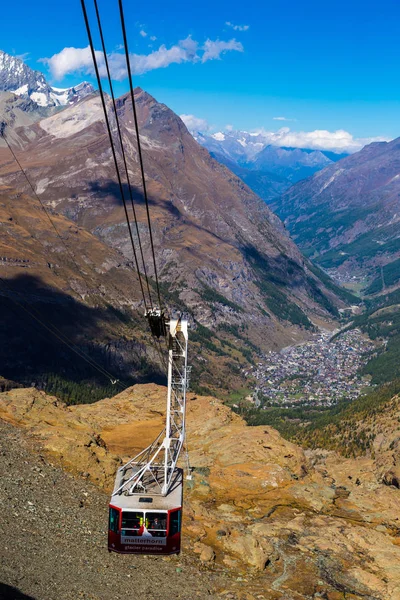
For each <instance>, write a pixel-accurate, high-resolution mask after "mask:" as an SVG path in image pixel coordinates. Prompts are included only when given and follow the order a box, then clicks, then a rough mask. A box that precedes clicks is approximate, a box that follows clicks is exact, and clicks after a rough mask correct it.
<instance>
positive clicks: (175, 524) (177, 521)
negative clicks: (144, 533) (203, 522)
mask: <svg viewBox="0 0 400 600" xmlns="http://www.w3.org/2000/svg"><path fill="white" fill-rule="evenodd" d="M180 530H181V511H180V510H175V511H174V512H172V513H170V514H169V535H174V534H175V533H179V531H180Z"/></svg>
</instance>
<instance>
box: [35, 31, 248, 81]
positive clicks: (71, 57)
mask: <svg viewBox="0 0 400 600" xmlns="http://www.w3.org/2000/svg"><path fill="white" fill-rule="evenodd" d="M146 35H147V34H146ZM231 50H234V51H238V52H243V46H242V44H241V43H240V42H237V41H236V40H234V39H233V40H230V41H227V42H224V41H221V40H214V41H213V40H210V39H208V40H207V41H206V42H205V44H204V46H202V47H201V48H200V46H199V43H198V42H196V40H193V39H192V37H191V36H190V35H189V36H188V37H187V38H186V39H184V40H180V41H179V42H178V43H177V44H175V45H173V46H171V47H170V48H167V47H166V46H165V45H164V44H163V45H161V46H160V47H159V49H158V50H154V51H153V52H150V53H149V54H130V62H131V69H132V73H133V74H134V75H142V74H143V73H147V72H148V71H152V70H154V69H162V68H165V67H168V66H169V65H171V64H182V63H185V62H190V63H196V62H202V63H205V62H206V61H208V60H213V59H219V58H221V55H222V54H224V53H225V52H228V51H231ZM96 58H97V62H98V66H99V71H100V75H101V76H102V77H105V76H106V69H105V64H104V56H103V53H102V52H100V51H99V50H96ZM108 61H109V64H110V70H111V75H112V78H113V79H115V80H117V81H122V80H123V79H125V78H126V77H127V70H126V64H125V54H124V53H122V52H118V51H117V50H115V51H113V52H111V53H110V54H109V55H108ZM40 62H43V63H45V64H46V65H47V66H48V67H49V69H50V72H51V75H52V77H53V78H54V79H55V80H60V79H62V78H63V77H64V76H65V75H68V74H71V73H80V74H85V75H93V74H94V68H93V63H92V56H91V52H90V48H89V46H87V48H73V47H71V48H64V49H63V50H61V52H59V53H58V54H54V55H53V56H51V57H50V58H42V59H40Z"/></svg>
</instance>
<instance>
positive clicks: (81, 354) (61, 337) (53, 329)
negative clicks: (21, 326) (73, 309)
mask: <svg viewBox="0 0 400 600" xmlns="http://www.w3.org/2000/svg"><path fill="white" fill-rule="evenodd" d="M0 281H1V282H2V284H3V286H4V287H5V288H6V290H8V291H9V292H10V293H11V295H10V296H8V297H9V298H10V300H11V301H12V302H14V304H16V305H17V306H19V307H20V308H22V310H24V311H25V312H26V313H28V314H29V315H30V316H31V317H32V319H34V320H35V321H37V322H38V323H39V324H40V325H41V326H42V327H44V328H45V329H46V330H47V331H49V332H50V333H51V334H52V335H54V337H56V338H57V339H58V340H59V341H60V342H62V343H63V344H65V345H66V346H67V347H68V348H69V349H70V350H71V351H72V352H75V354H77V355H78V356H79V357H80V358H82V359H83V360H85V361H86V362H87V363H88V364H89V365H90V366H91V367H92V368H93V369H96V370H97V371H98V372H99V373H101V375H103V377H106V378H107V379H109V380H110V382H111V383H112V382H115V384H117V385H118V386H119V387H120V388H121V389H122V390H126V389H127V386H126V385H124V384H123V383H121V382H120V381H119V380H118V379H114V376H113V375H112V374H111V373H109V372H108V371H106V370H105V369H103V367H102V366H101V365H99V364H98V363H96V362H95V361H94V360H93V359H91V358H90V357H89V356H88V355H87V354H86V353H84V352H82V351H81V350H78V349H77V348H76V346H75V344H74V342H72V341H71V340H70V339H69V338H68V337H67V336H66V335H65V334H63V333H62V332H61V331H60V330H59V329H58V327H56V326H55V325H50V326H49V325H46V323H44V321H42V319H40V317H38V316H37V315H35V314H34V312H33V311H32V310H29V309H28V308H27V307H26V306H24V305H23V304H21V302H18V300H16V299H15V298H13V294H17V295H19V296H22V295H23V294H20V292H17V291H16V290H13V289H11V288H10V286H9V285H8V284H7V282H6V281H5V280H4V279H3V278H2V277H0ZM35 312H36V311H35ZM64 338H65V339H64Z"/></svg>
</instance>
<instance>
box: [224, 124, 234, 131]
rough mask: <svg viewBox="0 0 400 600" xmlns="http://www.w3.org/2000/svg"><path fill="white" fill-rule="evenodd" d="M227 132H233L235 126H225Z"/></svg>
mask: <svg viewBox="0 0 400 600" xmlns="http://www.w3.org/2000/svg"><path fill="white" fill-rule="evenodd" d="M225 131H233V125H225Z"/></svg>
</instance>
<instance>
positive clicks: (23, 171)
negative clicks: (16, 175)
mask: <svg viewBox="0 0 400 600" xmlns="http://www.w3.org/2000/svg"><path fill="white" fill-rule="evenodd" d="M1 134H2V137H3V139H4V141H5V143H6V144H7V146H8V149H9V150H10V152H11V154H12V156H13V158H14V161H15V162H16V163H17V165H18V167H19V169H20V171H21V173H22V174H23V176H24V177H25V179H26V181H27V183H28V185H29V187H30V188H31V190H32V193H33V196H34V197H35V198H36V200H37V201H38V202H39V204H40V206H41V207H42V209H43V211H44V213H45V215H46V217H47V218H48V220H49V222H50V224H51V226H52V228H53V229H54V231H55V232H56V235H57V237H58V239H59V240H60V242H61V243H62V245H63V246H64V248H65V250H66V252H67V254H68V255H69V257H70V258H71V260H72V262H73V263H74V265H75V267H76V272H77V274H78V275H79V276H80V277H81V279H82V280H83V281H84V282H85V283H86V285H87V286H88V293H89V295H90V289H91V287H92V285H93V283H91V282H89V281H88V280H87V279H86V277H85V276H84V275H83V273H82V270H81V268H80V267H79V265H78V264H77V262H76V260H75V258H74V256H73V254H72V253H71V251H70V249H69V248H68V246H67V245H66V243H65V241H64V239H63V237H62V236H61V234H60V232H59V231H58V229H57V227H56V225H55V223H54V221H53V219H52V218H51V214H50V212H49V211H48V209H47V208H46V205H45V204H44V203H43V202H42V200H41V199H40V196H39V195H38V193H37V192H36V190H35V187H34V185H33V183H32V181H31V180H30V179H29V177H28V175H27V173H26V171H25V169H24V168H23V166H22V164H21V162H20V161H19V159H18V158H17V156H16V154H15V152H14V151H13V149H12V147H11V146H10V144H9V142H8V140H7V138H6V137H5V135H4V131H2V132H1ZM37 239H38V241H39V242H40V243H41V244H42V246H43V247H44V248H45V246H44V244H43V243H42V242H41V240H40V239H39V238H37ZM131 268H132V267H131ZM94 285H95V286H96V288H97V290H98V291H99V293H100V297H101V295H102V292H101V290H100V286H99V285H97V284H94ZM69 287H70V289H71V291H72V292H74V290H73V289H72V287H71V285H69ZM115 316H116V317H117V319H118V320H119V321H120V322H121V323H122V324H123V325H125V322H124V321H123V320H122V319H121V318H120V317H119V316H118V314H115Z"/></svg>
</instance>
